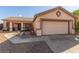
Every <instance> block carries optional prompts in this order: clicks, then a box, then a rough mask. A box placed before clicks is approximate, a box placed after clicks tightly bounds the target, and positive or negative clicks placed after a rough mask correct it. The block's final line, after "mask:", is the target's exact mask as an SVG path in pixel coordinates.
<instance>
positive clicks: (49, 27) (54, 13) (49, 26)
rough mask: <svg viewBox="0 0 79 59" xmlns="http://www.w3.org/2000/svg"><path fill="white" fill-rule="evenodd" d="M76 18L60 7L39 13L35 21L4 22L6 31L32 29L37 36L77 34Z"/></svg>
mask: <svg viewBox="0 0 79 59" xmlns="http://www.w3.org/2000/svg"><path fill="white" fill-rule="evenodd" d="M75 22H76V17H75V16H74V15H73V14H72V13H70V12H68V11H67V10H65V9H64V8H62V7H60V6H58V7H56V8H53V9H50V10H47V11H44V12H41V13H38V14H36V15H35V17H34V19H31V20H30V18H23V17H9V18H6V19H5V20H4V30H6V29H7V30H10V31H13V30H14V31H15V30H24V28H25V29H27V28H32V29H31V30H34V32H35V33H36V35H37V36H41V35H52V34H75Z"/></svg>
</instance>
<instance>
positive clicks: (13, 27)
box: [3, 17, 33, 31]
mask: <svg viewBox="0 0 79 59" xmlns="http://www.w3.org/2000/svg"><path fill="white" fill-rule="evenodd" d="M32 22H33V19H32V18H24V17H8V18H6V19H3V30H9V31H18V30H19V31H20V30H22V31H23V30H31V29H32V28H33V27H32Z"/></svg>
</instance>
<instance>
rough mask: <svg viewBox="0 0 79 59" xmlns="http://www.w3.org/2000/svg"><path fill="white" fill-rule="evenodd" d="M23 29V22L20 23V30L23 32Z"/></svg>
mask: <svg viewBox="0 0 79 59" xmlns="http://www.w3.org/2000/svg"><path fill="white" fill-rule="evenodd" d="M23 27H24V26H23V22H22V23H21V30H24V29H23Z"/></svg>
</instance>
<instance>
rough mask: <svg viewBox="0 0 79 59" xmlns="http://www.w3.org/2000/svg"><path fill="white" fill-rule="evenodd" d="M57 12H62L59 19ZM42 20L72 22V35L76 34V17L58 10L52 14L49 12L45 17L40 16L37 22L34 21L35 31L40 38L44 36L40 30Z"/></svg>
mask: <svg viewBox="0 0 79 59" xmlns="http://www.w3.org/2000/svg"><path fill="white" fill-rule="evenodd" d="M57 11H60V12H61V16H60V17H57V15H56V12H57ZM41 19H52V20H71V21H70V33H71V34H74V33H75V30H74V22H75V19H74V17H72V16H70V15H69V14H67V13H66V12H64V11H62V10H60V9H57V10H54V11H51V12H48V13H46V14H43V15H40V16H38V17H37V18H36V20H35V21H34V23H33V24H34V31H35V32H36V34H37V35H38V36H40V35H42V31H41V30H42V29H41V28H40V27H41ZM50 25H52V24H50Z"/></svg>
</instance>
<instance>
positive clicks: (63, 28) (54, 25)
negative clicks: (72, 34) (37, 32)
mask: <svg viewBox="0 0 79 59" xmlns="http://www.w3.org/2000/svg"><path fill="white" fill-rule="evenodd" d="M42 34H43V35H50V34H68V22H67V21H43V22H42Z"/></svg>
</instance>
